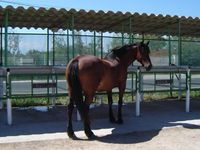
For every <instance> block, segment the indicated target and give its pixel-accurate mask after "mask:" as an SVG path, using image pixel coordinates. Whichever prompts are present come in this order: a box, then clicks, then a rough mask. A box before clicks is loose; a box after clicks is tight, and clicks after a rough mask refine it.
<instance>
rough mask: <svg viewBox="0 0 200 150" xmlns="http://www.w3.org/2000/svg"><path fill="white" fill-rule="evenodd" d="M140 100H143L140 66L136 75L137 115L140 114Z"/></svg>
mask: <svg viewBox="0 0 200 150" xmlns="http://www.w3.org/2000/svg"><path fill="white" fill-rule="evenodd" d="M140 101H141V94H140V67H138V68H137V75H136V102H135V106H136V109H135V110H136V116H137V117H138V116H140Z"/></svg>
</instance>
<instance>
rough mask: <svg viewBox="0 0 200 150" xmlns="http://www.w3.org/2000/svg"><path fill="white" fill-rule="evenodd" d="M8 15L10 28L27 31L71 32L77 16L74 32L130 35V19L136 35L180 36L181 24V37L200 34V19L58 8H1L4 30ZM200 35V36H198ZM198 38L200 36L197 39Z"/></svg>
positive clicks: (0, 13)
mask: <svg viewBox="0 0 200 150" xmlns="http://www.w3.org/2000/svg"><path fill="white" fill-rule="evenodd" d="M6 11H7V12H8V13H9V26H11V27H20V28H22V27H27V28H31V27H34V28H45V27H46V28H58V29H59V28H63V29H67V28H71V24H72V22H71V18H72V16H74V29H77V30H81V29H82V30H90V31H93V30H96V31H103V32H122V24H123V26H124V31H123V32H128V33H129V32H130V31H129V28H130V25H129V18H130V17H131V20H132V26H131V30H132V32H134V33H150V34H163V33H166V34H168V33H169V32H170V33H171V34H177V33H178V21H179V20H180V22H181V33H182V35H186V36H187V35H188V36H192V35H194V36H197V35H198V34H200V33H199V31H198V30H199V26H200V19H199V18H198V17H196V18H192V17H187V18H186V17H184V16H182V17H178V16H169V15H165V16H163V15H161V14H160V15H154V14H150V15H148V14H146V13H143V14H139V13H133V14H132V13H130V12H126V13H122V12H120V11H118V12H116V13H114V12H113V11H108V12H104V11H102V10H100V11H98V12H96V11H94V10H90V11H85V10H83V9H80V10H79V11H77V10H75V9H70V10H66V9H64V8H62V9H59V10H57V9H55V8H49V9H46V8H43V7H41V8H39V9H35V8H33V7H29V8H27V9H25V8H24V7H17V8H14V7H12V6H7V7H6V8H2V7H1V6H0V21H1V23H0V25H1V26H3V22H4V17H3V14H5V12H6ZM197 33H198V34H197ZM198 36H199V35H198Z"/></svg>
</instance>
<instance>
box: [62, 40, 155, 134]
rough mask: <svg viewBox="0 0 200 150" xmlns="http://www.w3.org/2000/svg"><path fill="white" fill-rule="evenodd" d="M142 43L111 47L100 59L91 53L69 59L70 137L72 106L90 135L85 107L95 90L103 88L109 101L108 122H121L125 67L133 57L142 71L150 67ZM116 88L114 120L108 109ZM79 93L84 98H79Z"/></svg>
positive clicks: (87, 105) (147, 51) (68, 131)
mask: <svg viewBox="0 0 200 150" xmlns="http://www.w3.org/2000/svg"><path fill="white" fill-rule="evenodd" d="M148 44H149V42H147V43H146V44H145V43H144V42H139V43H134V44H129V45H124V46H122V47H118V48H114V49H113V50H112V51H111V52H110V53H108V54H107V55H106V56H105V57H104V58H103V59H100V58H98V57H96V56H92V55H80V56H77V57H75V58H74V59H72V60H71V61H70V62H69V63H68V65H67V67H66V72H65V74H66V79H67V83H68V90H69V98H70V102H69V105H68V119H69V120H68V128H67V133H68V136H69V137H70V138H72V137H73V136H74V131H73V127H72V113H73V108H74V104H75V105H76V107H77V109H78V111H79V113H80V116H81V118H82V120H83V123H84V131H85V134H86V136H87V137H88V138H91V137H92V136H93V135H94V134H93V132H92V131H91V128H90V119H89V106H90V104H91V103H92V101H93V97H94V95H95V92H96V91H106V92H107V96H108V104H109V119H110V122H112V123H119V124H122V123H123V119H122V113H121V109H122V103H123V102H122V100H123V94H124V91H125V88H126V79H127V69H128V66H129V65H130V64H131V63H132V62H133V61H135V60H137V61H138V62H140V63H141V64H142V66H144V67H145V68H146V70H150V69H151V67H152V64H151V60H150V57H149V53H150V49H149V46H148ZM115 87H118V89H119V101H118V119H117V120H116V119H115V117H114V116H113V111H112V103H113V100H112V89H113V88H115ZM83 94H84V96H85V100H83Z"/></svg>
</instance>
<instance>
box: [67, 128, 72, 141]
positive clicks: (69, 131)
mask: <svg viewBox="0 0 200 150" xmlns="http://www.w3.org/2000/svg"><path fill="white" fill-rule="evenodd" d="M67 134H68V136H69V138H71V139H73V138H74V131H73V130H67Z"/></svg>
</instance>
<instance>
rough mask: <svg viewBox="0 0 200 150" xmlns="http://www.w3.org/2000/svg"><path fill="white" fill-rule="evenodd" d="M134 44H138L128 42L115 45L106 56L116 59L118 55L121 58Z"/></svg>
mask: <svg viewBox="0 0 200 150" xmlns="http://www.w3.org/2000/svg"><path fill="white" fill-rule="evenodd" d="M133 45H136V44H126V45H123V46H121V47H115V48H113V49H112V50H111V51H110V52H109V53H108V54H107V55H106V56H105V58H108V59H109V58H110V59H115V58H116V57H118V58H119V59H120V58H122V57H123V56H124V54H126V52H127V50H128V48H129V47H130V46H133Z"/></svg>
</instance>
